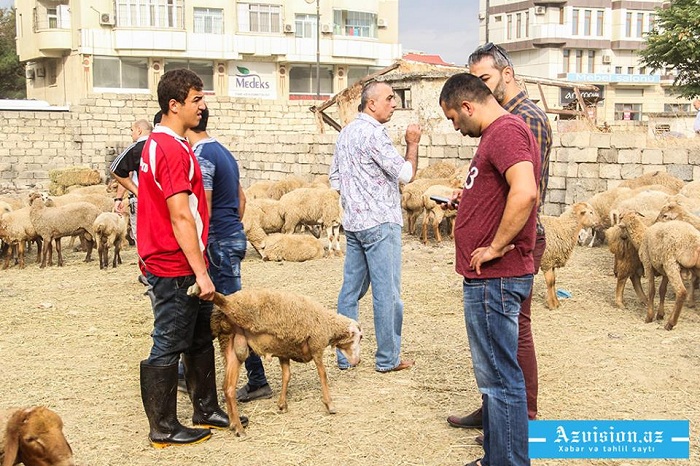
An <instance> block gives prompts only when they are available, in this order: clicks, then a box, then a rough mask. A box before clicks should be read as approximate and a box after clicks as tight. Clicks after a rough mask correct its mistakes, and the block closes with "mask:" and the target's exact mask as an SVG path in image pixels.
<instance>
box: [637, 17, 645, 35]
mask: <svg viewBox="0 0 700 466" xmlns="http://www.w3.org/2000/svg"><path fill="white" fill-rule="evenodd" d="M643 29H644V13H637V37H642V33H643V32H644V31H643Z"/></svg>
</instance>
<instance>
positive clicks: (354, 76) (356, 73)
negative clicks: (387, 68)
mask: <svg viewBox="0 0 700 466" xmlns="http://www.w3.org/2000/svg"><path fill="white" fill-rule="evenodd" d="M381 69H382V68H381V67H379V66H350V67H348V84H355V83H356V82H357V81H359V80H360V79H362V78H364V77H365V76H369V75H370V74H372V73H376V72H377V71H379V70H381Z"/></svg>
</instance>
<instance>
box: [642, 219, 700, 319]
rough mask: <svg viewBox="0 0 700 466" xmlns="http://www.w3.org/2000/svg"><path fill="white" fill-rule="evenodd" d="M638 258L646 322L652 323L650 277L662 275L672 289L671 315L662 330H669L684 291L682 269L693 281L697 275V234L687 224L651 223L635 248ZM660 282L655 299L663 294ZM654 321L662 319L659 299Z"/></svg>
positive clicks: (699, 265)
mask: <svg viewBox="0 0 700 466" xmlns="http://www.w3.org/2000/svg"><path fill="white" fill-rule="evenodd" d="M639 258H640V260H641V261H642V265H643V266H644V275H645V276H646V277H647V280H648V284H647V290H648V293H647V294H648V302H647V316H646V322H647V323H648V322H651V321H653V320H654V292H655V284H654V275H663V276H665V277H666V278H667V281H668V283H670V284H671V286H672V287H673V291H674V292H675V294H676V302H675V306H674V309H673V313H672V314H671V316H670V317H669V319H668V321H667V322H666V325H665V326H664V328H665V329H666V330H672V329H673V327H675V326H676V324H677V323H678V316H679V315H680V313H681V308H682V307H683V303H684V302H685V300H686V297H687V295H688V292H687V290H686V288H685V285H684V284H683V278H682V276H681V271H682V269H686V270H687V271H690V273H691V274H692V276H693V278H694V277H697V276H698V274H699V273H700V232H698V230H697V229H696V228H695V227H693V226H692V225H690V224H689V223H686V222H683V221H680V220H671V221H668V222H662V223H655V224H654V225H652V226H650V227H649V228H647V229H646V231H645V232H644V236H643V237H642V242H641V244H640V246H639ZM665 291H666V287H665V286H664V283H663V282H662V284H661V285H660V286H659V296H660V297H662V296H663V295H664V294H665ZM656 318H657V319H659V320H662V319H663V318H664V306H663V300H662V299H660V302H659V308H658V310H657V312H656Z"/></svg>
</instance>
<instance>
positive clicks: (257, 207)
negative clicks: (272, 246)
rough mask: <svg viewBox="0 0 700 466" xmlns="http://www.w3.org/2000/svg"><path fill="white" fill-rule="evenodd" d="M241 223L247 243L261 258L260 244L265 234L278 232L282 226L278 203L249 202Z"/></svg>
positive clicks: (258, 200)
mask: <svg viewBox="0 0 700 466" xmlns="http://www.w3.org/2000/svg"><path fill="white" fill-rule="evenodd" d="M241 221H242V222H243V231H244V232H245V235H246V237H247V238H248V241H250V244H251V245H252V246H253V247H254V248H255V250H256V251H258V253H260V255H261V256H262V253H261V250H262V244H263V242H264V241H265V238H266V237H267V234H268V233H277V232H280V231H282V227H283V226H284V216H283V215H282V209H281V206H280V201H276V200H274V199H262V198H258V199H253V200H249V201H248V202H246V207H245V212H244V213H243V219H242V220H241Z"/></svg>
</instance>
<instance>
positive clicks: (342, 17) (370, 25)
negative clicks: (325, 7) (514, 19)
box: [333, 10, 377, 37]
mask: <svg viewBox="0 0 700 466" xmlns="http://www.w3.org/2000/svg"><path fill="white" fill-rule="evenodd" d="M333 34H336V35H338V36H351V37H377V15H376V14H374V13H365V12H362V11H350V10H333Z"/></svg>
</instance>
